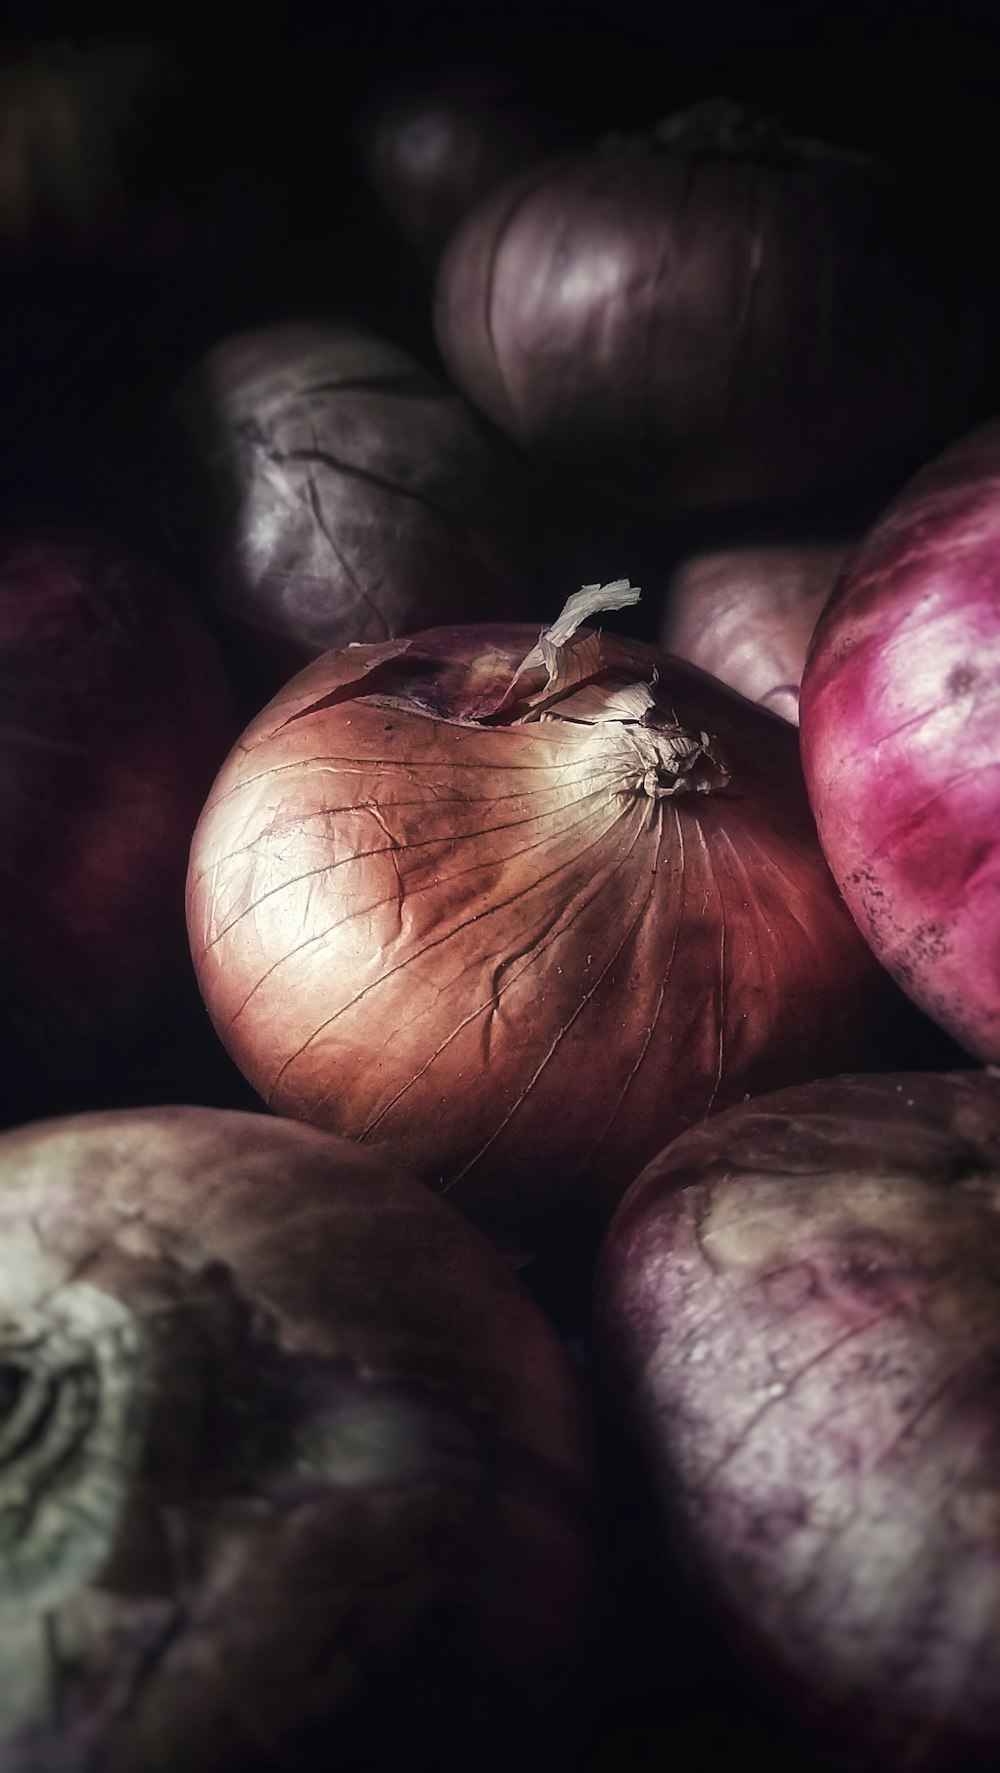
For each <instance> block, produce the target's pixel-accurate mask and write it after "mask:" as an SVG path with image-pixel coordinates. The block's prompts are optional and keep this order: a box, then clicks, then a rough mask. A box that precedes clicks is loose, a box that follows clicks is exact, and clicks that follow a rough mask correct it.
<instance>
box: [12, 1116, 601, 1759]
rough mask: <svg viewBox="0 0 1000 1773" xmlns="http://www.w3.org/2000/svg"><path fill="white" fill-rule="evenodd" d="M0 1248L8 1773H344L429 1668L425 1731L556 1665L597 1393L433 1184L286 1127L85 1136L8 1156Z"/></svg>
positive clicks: (578, 1585)
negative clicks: (495, 1684)
mask: <svg viewBox="0 0 1000 1773" xmlns="http://www.w3.org/2000/svg"><path fill="white" fill-rule="evenodd" d="M0 1251H2V1265H0V1519H2V1522H3V1536H2V1541H0V1762H2V1764H3V1767H4V1770H5V1773H178V1769H189V1770H190V1773H259V1770H263V1769H273V1768H287V1769H293V1768H294V1769H298V1768H300V1767H306V1766H308V1767H310V1768H313V1767H323V1768H326V1767H328V1766H329V1765H330V1764H331V1756H333V1758H334V1759H336V1755H337V1752H338V1750H337V1745H338V1743H340V1742H341V1737H340V1736H339V1735H338V1734H337V1733H336V1726H337V1725H338V1720H342V1719H343V1717H345V1716H346V1715H347V1713H346V1711H345V1708H347V1707H349V1706H350V1705H351V1704H352V1703H355V1702H358V1703H360V1702H361V1701H363V1700H364V1697H365V1692H366V1690H367V1689H368V1688H369V1687H370V1686H371V1685H374V1686H375V1688H376V1690H377V1691H378V1692H379V1693H380V1694H381V1700H382V1703H383V1704H385V1703H386V1702H387V1701H388V1702H389V1703H390V1704H391V1696H392V1693H393V1692H394V1691H397V1690H398V1689H397V1688H396V1687H394V1683H395V1682H397V1680H399V1681H404V1680H405V1678H406V1667H407V1664H408V1663H409V1662H410V1660H411V1658H413V1659H416V1662H417V1666H418V1668H419V1669H420V1670H421V1674H420V1684H421V1688H422V1689H423V1690H425V1692H426V1699H427V1703H428V1706H429V1707H430V1715H432V1716H433V1713H434V1708H435V1702H436V1705H437V1708H438V1710H440V1711H443V1710H444V1708H445V1706H446V1705H447V1706H455V1707H456V1708H457V1707H459V1706H460V1705H461V1703H462V1693H463V1683H468V1682H470V1681H471V1680H472V1679H473V1678H474V1677H475V1675H476V1673H477V1671H478V1672H479V1673H480V1674H482V1672H483V1671H484V1670H492V1671H493V1672H494V1673H496V1674H500V1673H502V1676H503V1678H504V1679H505V1680H506V1681H508V1682H510V1683H512V1684H513V1683H515V1682H516V1680H517V1679H519V1678H521V1677H522V1676H523V1675H524V1674H525V1673H526V1671H533V1678H536V1677H538V1676H539V1675H540V1674H541V1672H542V1671H543V1670H544V1669H545V1668H551V1667H552V1666H553V1665H554V1664H557V1663H560V1662H561V1661H562V1659H563V1658H564V1657H565V1656H566V1654H567V1653H568V1650H569V1648H570V1646H571V1644H572V1642H573V1639H574V1635H575V1632H576V1629H577V1625H578V1617H579V1611H580V1606H581V1603H582V1600H583V1598H584V1595H585V1592H586V1590H587V1587H588V1583H589V1571H590V1551H589V1547H588V1533H587V1526H586V1516H587V1511H588V1507H589V1500H590V1492H591V1474H590V1451H589V1441H588V1434H587V1429H586V1425H585V1421H584V1417H583V1412H582V1406H581V1402H580V1398H579V1396H578V1393H577V1389H576V1385H575V1376H574V1374H573V1371H572V1369H571V1367H570V1365H569V1361H568V1357H567V1356H566V1355H565V1354H564V1352H563V1349H562V1347H561V1345H560V1344H559V1342H558V1340H557V1339H556V1337H555V1336H554V1334H553V1333H552V1332H551V1331H550V1330H549V1329H548V1327H547V1325H546V1324H545V1323H544V1321H543V1319H542V1318H541V1316H540V1314H539V1313H538V1311H537V1310H536V1308H535V1306H534V1305H533V1304H532V1303H531V1301H530V1300H529V1299H528V1298H527V1296H526V1295H524V1294H522V1292H521V1290H520V1288H519V1287H518V1285H517V1283H516V1281H515V1280H514V1279H513V1277H512V1275H511V1272H510V1268H509V1264H507V1263H506V1262H505V1260H504V1258H503V1257H502V1256H501V1255H500V1254H499V1253H498V1252H497V1251H496V1250H495V1249H494V1248H493V1247H492V1246H491V1245H489V1244H488V1243H487V1241H486V1240H485V1239H484V1238H481V1237H480V1236H479V1234H478V1233H477V1232H476V1231H475V1230H474V1229H473V1228H472V1227H471V1226H469V1225H468V1224H467V1223H466V1222H465V1221H464V1220H463V1219H461V1218H460V1216H459V1215H458V1214H457V1213H453V1212H452V1211H451V1210H450V1209H449V1208H448V1207H447V1206H446V1205H445V1203H443V1202H441V1201H438V1200H436V1199H435V1198H434V1197H433V1196H432V1195H431V1194H430V1193H429V1192H428V1191H427V1190H426V1189H424V1188H420V1187H419V1186H418V1185H417V1184H416V1183H415V1182H413V1181H410V1180H409V1179H408V1178H406V1177H405V1176H404V1175H402V1174H401V1173H400V1172H398V1171H397V1170H396V1169H395V1168H393V1167H392V1166H389V1165H386V1164H384V1163H382V1162H380V1161H379V1159H378V1158H377V1157H375V1156H373V1155H371V1154H369V1153H366V1152H361V1151H358V1150H357V1149H355V1148H354V1147H351V1146H348V1145H347V1144H346V1143H345V1142H343V1141H340V1140H335V1139H332V1138H330V1137H329V1136H328V1135H326V1134H323V1133H320V1132H318V1131H316V1130H315V1129H313V1128H309V1127H301V1126H295V1125H292V1124H290V1123H288V1122H283V1121H279V1120H277V1119H275V1118H273V1117H271V1116H269V1115H257V1114H237V1113H229V1112H225V1111H221V1110H210V1109H199V1108H173V1109H158V1110H134V1111H131V1112H119V1113H110V1114H100V1115H86V1116H77V1117H73V1118H70V1119H66V1120H58V1121H49V1122H43V1123H38V1124H36V1125H34V1126H32V1127H28V1128H25V1129H23V1130H18V1131H17V1132H14V1133H8V1134H7V1135H6V1136H5V1137H4V1138H2V1139H0ZM428 1633H429V1634H430V1635H429V1637H428ZM404 1652H405V1656H404ZM387 1680H388V1686H386V1685H385V1682H386V1681H387ZM380 1683H381V1685H380ZM485 1727H487V1728H488V1727H489V1725H488V1722H487V1724H486V1726H485ZM352 1764H357V1762H352Z"/></svg>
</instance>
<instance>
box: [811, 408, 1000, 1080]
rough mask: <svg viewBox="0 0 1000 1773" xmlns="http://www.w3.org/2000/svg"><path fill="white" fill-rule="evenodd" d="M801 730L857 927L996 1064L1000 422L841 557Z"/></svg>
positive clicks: (999, 991) (827, 844)
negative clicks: (844, 566) (847, 557)
mask: <svg viewBox="0 0 1000 1773" xmlns="http://www.w3.org/2000/svg"><path fill="white" fill-rule="evenodd" d="M801 726H802V759H803V768H804V771H805V776H806V782H807V785H808V789H809V795H810V799H811V802H812V806H813V811H814V813H815V815H816V821H817V826H818V830H819V835H820V840H821V842H822V844H823V848H824V850H825V853H826V856H827V859H828V861H829V863H830V866H831V869H832V871H833V873H834V876H835V878H836V880H837V882H838V885H839V886H840V890H841V892H842V893H843V895H844V898H845V900H846V901H847V904H848V905H849V907H850V909H851V911H852V913H853V915H854V917H855V920H856V922H857V924H858V927H859V929H860V930H861V931H862V933H863V934H864V936H865V937H866V939H867V940H868V941H869V942H870V944H871V946H872V948H873V949H874V951H875V953H876V954H877V955H878V957H879V959H880V960H881V962H882V964H883V965H884V966H885V967H886V968H887V969H888V971H889V972H890V973H891V974H892V975H893V977H894V978H895V979H896V980H897V981H898V983H899V984H900V985H901V986H902V988H903V990H904V991H906V992H907V993H908V994H909V996H910V997H912V998H913V1000H914V1001H915V1002H916V1003H917V1004H918V1005H919V1006H920V1008H921V1009H922V1010H923V1011H924V1012H925V1013H926V1014H927V1015H928V1016H930V1017H931V1018H932V1019H933V1020H934V1021H935V1022H937V1023H938V1024H939V1025H940V1026H941V1027H942V1028H944V1029H945V1030H946V1031H947V1033H948V1034H949V1035H951V1036H952V1037H953V1038H954V1039H955V1040H956V1041H958V1042H959V1043H960V1045H961V1046H962V1047H964V1048H965V1049H966V1050H967V1051H968V1052H970V1053H973V1054H975V1056H976V1057H977V1058H979V1059H983V1060H987V1061H989V1060H998V1059H1000V841H998V831H1000V423H997V422H993V423H991V424H988V425H984V426H981V427H980V428H979V429H978V430H977V431H975V432H973V433H972V435H971V436H969V437H967V438H964V439H962V440H961V441H960V442H959V443H957V444H955V445H954V446H953V447H952V448H951V449H949V450H948V451H946V453H945V454H944V455H942V456H940V457H939V458H938V459H937V460H936V461H934V462H932V463H931V464H930V465H929V466H928V467H927V468H925V469H924V470H923V471H922V473H920V474H919V475H918V476H917V477H916V478H915V479H914V480H913V481H912V482H911V483H910V484H909V486H907V487H906V488H905V489H904V490H903V492H902V493H901V494H900V495H899V497H898V498H897V499H896V500H895V502H894V503H893V504H892V505H891V506H890V507H889V509H888V511H887V512H886V513H885V514H884V516H883V517H882V518H881V520H880V521H879V522H878V523H877V524H876V525H875V526H874V528H873V529H872V530H871V531H870V533H869V534H868V536H867V537H866V539H865V541H864V543H863V544H862V546H861V547H860V549H859V550H858V551H857V552H856V553H855V555H854V556H853V557H852V560H851V563H850V567H849V570H847V571H846V572H845V574H844V576H843V578H842V579H841V581H840V583H839V585H838V587H837V592H836V595H835V596H834V597H833V598H832V599H831V601H830V604H829V606H828V607H827V609H826V610H825V611H824V614H823V616H822V619H821V620H820V622H819V624H818V626H817V629H816V632H815V635H814V637H813V641H812V644H811V647H810V652H809V657H808V660H807V663H806V668H805V672H804V675H803V681H802V693H801Z"/></svg>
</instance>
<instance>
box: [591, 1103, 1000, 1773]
mask: <svg viewBox="0 0 1000 1773" xmlns="http://www.w3.org/2000/svg"><path fill="white" fill-rule="evenodd" d="M998 1208H1000V1086H998V1083H997V1080H996V1079H994V1078H992V1077H990V1076H988V1075H986V1074H984V1073H976V1072H968V1073H954V1074H951V1075H934V1074H929V1073H922V1074H912V1073H911V1074H902V1075H899V1074H896V1075H882V1076H879V1075H872V1076H867V1077H844V1078H835V1079H829V1080H824V1081H822V1082H818V1083H815V1084H812V1085H806V1086H804V1087H801V1088H799V1089H794V1090H791V1089H790V1090H787V1091H781V1092H780V1093H777V1094H775V1095H770V1096H764V1097H761V1098H759V1099H758V1100H756V1101H751V1102H748V1103H746V1105H745V1106H743V1107H739V1108H734V1109H732V1110H731V1111H730V1112H728V1113H726V1114H723V1115H718V1116H716V1117H715V1118H714V1119H713V1120H712V1121H710V1122H709V1123H708V1124H706V1126H705V1127H703V1128H700V1129H697V1130H694V1131H692V1132H691V1133H688V1134H686V1135H685V1136H684V1137H683V1138H682V1139H679V1140H677V1141H676V1142H675V1143H674V1144H673V1145H672V1146H670V1147H669V1148H668V1149H667V1150H665V1151H664V1152H663V1153H662V1154H661V1155H660V1157H658V1158H657V1159H655V1160H654V1162H653V1163H652V1164H650V1165H649V1167H648V1168H647V1170H646V1171H645V1172H644V1173H643V1175H642V1176H641V1177H640V1178H639V1180H638V1181H637V1182H636V1183H635V1185H634V1187H633V1188H632V1189H631V1190H630V1192H629V1194H628V1196H627V1197H626V1199H625V1200H624V1202H623V1203H622V1206H621V1208H620V1209H619V1212H618V1214H617V1215H616V1217H615V1219H614V1221H613V1223H612V1226H611V1229H610V1232H609V1234H608V1238H607V1241H606V1244H605V1248H604V1252H603V1254H602V1257H601V1263H600V1267H599V1270H598V1277H597V1291H596V1306H595V1332H594V1350H595V1356H596V1358H597V1359H598V1361H599V1362H600V1363H601V1365H602V1367H603V1373H604V1378H605V1380H606V1382H607V1383H608V1385H609V1386H610V1388H611V1393H612V1395H613V1397H614V1399H615V1404H616V1409H617V1410H618V1411H620V1412H621V1415H622V1416H623V1417H624V1419H625V1420H626V1421H627V1422H628V1423H629V1424H630V1426H631V1428H632V1430H633V1432H634V1433H635V1434H636V1436H637V1437H638V1439H639V1441H640V1442H641V1444H642V1447H643V1450H644V1453H645V1456H646V1464H647V1469H648V1471H649V1473H650V1475H651V1477H652V1481H653V1485H654V1487H655V1491H656V1495H657V1498H658V1501H659V1504H660V1508H661V1511H662V1519H663V1521H664V1524H665V1526H666V1528H667V1530H668V1534H669V1542H670V1544H671V1546H672V1548H673V1551H674V1553H675V1554H676V1555H677V1556H678V1557H680V1558H681V1559H682V1560H683V1561H684V1562H685V1564H686V1566H687V1568H688V1569H689V1571H690V1573H691V1574H692V1576H693V1577H694V1579H695V1580H696V1581H697V1584H698V1587H699V1589H700V1592H701V1594H702V1596H703V1597H705V1598H707V1600H708V1601H709V1602H710V1603H711V1604H712V1606H713V1607H714V1608H715V1609H717V1610H718V1612H719V1614H720V1616H721V1618H722V1620H723V1621H724V1623H725V1625H726V1627H727V1630H728V1631H729V1632H730V1634H731V1635H732V1637H733V1638H734V1640H735V1642H736V1643H737V1645H738V1646H739V1648H740V1649H741V1651H742V1652H743V1653H744V1654H745V1655H746V1656H747V1657H748V1658H749V1661H750V1666H751V1668H754V1669H756V1671H757V1673H758V1675H759V1676H762V1677H764V1678H765V1679H766V1680H767V1682H768V1684H769V1685H770V1686H771V1687H772V1688H773V1690H774V1691H775V1692H776V1694H777V1695H779V1696H780V1698H781V1700H782V1703H783V1704H784V1705H785V1706H787V1708H788V1710H789V1712H790V1713H791V1714H792V1715H793V1716H796V1717H797V1718H798V1719H799V1720H800V1723H801V1724H803V1725H805V1726H806V1728H807V1730H808V1732H809V1733H810V1735H811V1736H812V1737H813V1739H814V1746H816V1747H820V1748H822V1750H823V1751H824V1753H825V1754H827V1755H830V1754H836V1756H837V1757H838V1758H839V1756H840V1755H843V1756H844V1757H845V1761H846V1764H847V1765H849V1766H850V1767H851V1768H855V1769H865V1770H868V1769H878V1773H903V1770H904V1769H905V1773H960V1770H961V1773H968V1770H969V1769H973V1768H975V1769H977V1770H982V1773H985V1770H986V1769H988V1768H992V1767H995V1765H996V1761H997V1755H998V1752H1000V1700H998V1694H1000V1679H998V1676H1000V1667H998V1649H997V1635H996V1629H995V1626H996V1619H997V1614H998V1610H1000V1481H998V1479H1000V1441H998V1434H997V1419H998V1411H997V1404H998V1383H1000V1230H998V1227H1000V1218H998Z"/></svg>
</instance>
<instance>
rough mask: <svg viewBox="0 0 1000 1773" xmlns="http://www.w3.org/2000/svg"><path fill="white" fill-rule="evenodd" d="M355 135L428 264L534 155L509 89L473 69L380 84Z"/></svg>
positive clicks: (389, 208)
mask: <svg viewBox="0 0 1000 1773" xmlns="http://www.w3.org/2000/svg"><path fill="white" fill-rule="evenodd" d="M354 134H355V139H356V142H357V145H358V150H359V154H360V158H361V164H362V167H363V169H364V172H365V175H366V177H367V179H368V181H369V183H370V184H371V186H372V188H373V190H374V192H375V194H376V196H377V197H378V199H379V201H380V203H381V204H382V205H383V207H384V209H385V211H386V213H387V214H388V216H389V217H390V219H391V221H392V223H393V226H394V227H395V228H396V230H397V231H398V233H399V234H400V235H401V236H402V237H403V239H404V240H405V241H406V243H407V245H408V246H410V247H412V248H413V250H414V251H415V252H417V253H418V254H419V256H420V257H421V258H422V259H423V260H424V261H425V262H426V263H427V264H428V265H433V264H434V263H436V261H437V260H438V258H439V257H440V255H441V253H442V251H443V249H444V247H445V245H446V243H447V241H448V238H449V236H450V235H451V234H453V233H454V231H455V228H456V226H457V225H458V223H459V222H460V221H461V220H462V218H463V216H465V215H466V214H467V213H468V211H469V210H470V209H471V208H472V207H473V205H474V204H475V203H476V202H477V201H478V200H480V199H481V198H483V197H485V196H486V195H487V194H488V193H489V192H490V191H492V190H493V189H494V188H495V187H496V186H497V185H499V184H502V183H503V181H504V179H507V178H511V177H513V175H514V174H515V173H518V172H521V171H522V170H523V168H524V167H526V166H529V165H531V164H532V163H533V162H534V161H536V160H537V159H538V158H539V155H540V153H541V144H540V139H539V134H538V131H537V129H536V128H535V126H534V123H533V121H532V119H531V118H530V117H529V116H528V115H527V113H526V111H525V110H524V109H523V108H522V107H520V106H519V105H518V104H517V102H516V98H515V97H514V95H513V94H512V93H511V91H510V90H509V83H506V82H504V81H503V80H502V79H501V78H500V77H498V75H497V73H496V72H495V71H494V70H489V69H486V68H476V67H474V66H465V67H458V66H455V67H449V68H438V69H435V70H433V71H432V72H425V73H424V74H423V75H422V76H421V75H415V74H411V75H410V76H409V77H408V78H406V79H404V78H400V77H397V78H396V79H395V80H390V81H385V82H383V83H382V84H381V85H380V86H379V87H378V89H377V90H376V91H375V92H374V93H373V94H372V95H371V97H370V98H369V99H368V101H367V103H366V104H365V106H364V107H363V109H362V111H361V114H360V116H359V117H358V120H357V122H356V125H355V130H354Z"/></svg>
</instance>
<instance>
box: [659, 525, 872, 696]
mask: <svg viewBox="0 0 1000 1773" xmlns="http://www.w3.org/2000/svg"><path fill="white" fill-rule="evenodd" d="M847 553H848V547H847V544H846V542H785V543H769V544H767V545H765V546H756V547H742V548H736V547H730V548H724V549H721V550H719V551H718V552H712V553H704V554H695V555H692V556H691V557H690V558H689V559H688V560H685V561H684V562H683V563H682V564H681V565H680V566H679V567H678V568H677V570H676V571H675V572H674V574H673V576H672V578H671V581H670V584H669V585H668V587H667V597H666V608H665V611H664V615H663V621H662V624H661V627H660V644H661V646H663V647H664V648H665V650H666V651H667V652H671V653H676V654H677V656H678V658H681V659H689V660H690V662H691V664H692V665H700V666H701V668H702V670H703V671H710V672H711V673H712V675H713V677H720V678H721V679H722V681H723V683H728V684H729V685H730V687H731V688H732V689H735V690H739V692H740V694H741V695H743V696H749V698H750V700H751V701H752V702H760V703H761V704H762V705H763V707H765V708H771V709H773V711H774V713H775V714H781V715H783V716H784V718H785V719H786V720H790V721H792V722H794V724H795V725H798V719H799V683H800V681H801V678H802V667H803V665H804V664H805V658H806V652H807V649H808V646H809V639H810V636H811V634H812V631H813V628H814V627H815V625H816V619H817V617H818V615H819V613H820V610H821V609H822V608H823V605H824V603H825V602H826V600H827V597H828V596H829V594H830V591H831V589H832V587H833V583H834V580H835V579H836V576H837V574H838V572H839V571H840V568H841V566H842V564H843V562H844V560H845V558H846V556H847Z"/></svg>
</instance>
